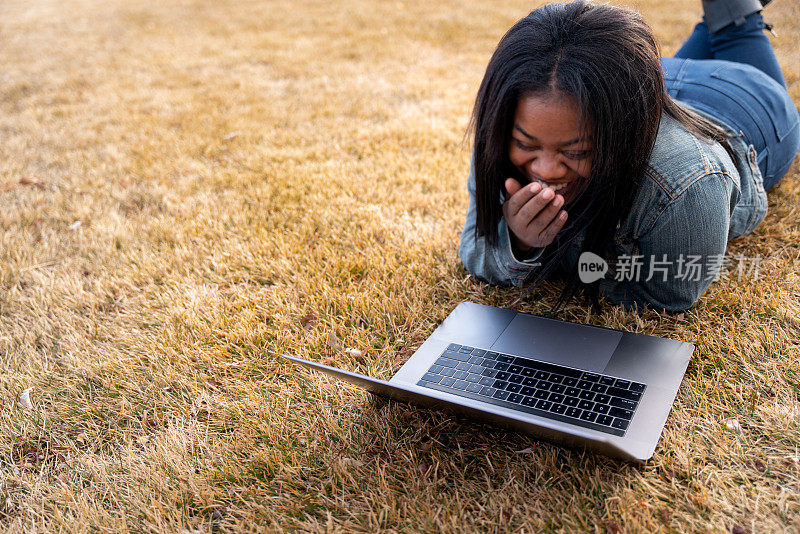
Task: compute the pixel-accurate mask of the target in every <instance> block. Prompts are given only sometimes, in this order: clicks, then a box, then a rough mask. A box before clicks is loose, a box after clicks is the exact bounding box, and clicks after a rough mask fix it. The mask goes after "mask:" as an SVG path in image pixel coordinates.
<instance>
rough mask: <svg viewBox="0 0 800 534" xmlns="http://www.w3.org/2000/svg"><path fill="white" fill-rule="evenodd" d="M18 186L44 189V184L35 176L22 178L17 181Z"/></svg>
mask: <svg viewBox="0 0 800 534" xmlns="http://www.w3.org/2000/svg"><path fill="white" fill-rule="evenodd" d="M19 183H20V185H29V186H31V187H35V188H36V189H44V184H43V183H42V181H41V180H40V179H38V178H36V177H35V176H23V177H22V178H20V179H19Z"/></svg>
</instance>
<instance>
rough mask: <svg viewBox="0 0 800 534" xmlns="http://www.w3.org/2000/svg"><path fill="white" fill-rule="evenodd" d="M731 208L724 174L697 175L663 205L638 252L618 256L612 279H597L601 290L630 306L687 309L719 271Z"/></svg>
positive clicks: (627, 306)
mask: <svg viewBox="0 0 800 534" xmlns="http://www.w3.org/2000/svg"><path fill="white" fill-rule="evenodd" d="M730 210H731V191H729V190H728V186H727V181H726V180H725V178H724V176H722V175H720V174H718V173H711V174H707V175H705V176H703V177H701V178H699V179H698V180H696V181H695V182H694V183H693V184H692V185H691V186H689V187H688V188H687V189H686V190H685V191H683V193H681V195H680V196H679V197H678V198H676V199H674V200H673V201H672V202H670V203H669V204H667V206H666V207H665V208H664V210H663V211H662V212H661V213H660V214H659V216H658V217H657V218H656V220H655V222H654V223H653V225H652V227H651V228H650V229H649V230H648V231H647V232H646V233H645V234H644V235H642V236H641V237H640V238H639V239H638V241H637V242H638V251H637V250H634V253H633V254H630V255H627V256H626V255H623V256H620V257H618V258H617V264H616V269H615V270H614V272H613V273H612V276H611V278H609V276H608V275H607V276H606V278H603V279H601V280H600V292H601V293H602V294H603V295H605V296H606V297H607V298H609V300H611V301H612V302H614V303H616V304H621V305H622V306H623V307H624V308H626V309H629V310H632V309H635V308H637V307H638V308H642V307H643V306H645V305H649V306H651V307H653V308H656V309H659V310H660V309H664V310H666V311H672V312H677V311H683V310H686V309H689V308H691V307H692V306H693V305H694V304H695V303H696V302H697V301H698V300H699V299H700V297H701V296H702V295H703V293H705V291H706V289H708V287H709V286H710V285H711V283H712V282H713V281H714V280H716V279H718V278H719V277H720V276H721V275H722V274H723V267H724V260H725V257H724V255H725V248H726V246H727V242H728V226H729V223H730ZM637 263H638V264H639V267H638V272H637V267H636V264H637Z"/></svg>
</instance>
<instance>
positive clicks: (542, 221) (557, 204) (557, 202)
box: [528, 192, 564, 233]
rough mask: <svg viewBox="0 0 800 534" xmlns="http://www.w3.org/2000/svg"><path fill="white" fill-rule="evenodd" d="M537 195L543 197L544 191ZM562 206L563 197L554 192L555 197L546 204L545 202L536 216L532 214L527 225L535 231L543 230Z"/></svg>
mask: <svg viewBox="0 0 800 534" xmlns="http://www.w3.org/2000/svg"><path fill="white" fill-rule="evenodd" d="M539 196H540V197H544V196H545V194H544V192H542V193H541V194H540V195H539ZM563 206H564V197H562V196H561V195H558V194H556V195H555V197H554V198H553V199H552V200H551V201H550V202H549V203H548V204H546V205H545V206H544V207H543V208H542V209H541V210H540V211H539V213H538V214H537V215H536V216H534V218H533V220H531V222H530V223H528V227H529V228H531V229H532V230H534V231H536V232H537V233H540V232H543V231H544V229H545V228H547V225H548V224H550V222H551V221H552V220H553V219H554V218H555V216H556V215H558V211H559V210H560V209H561V208H562V207H563Z"/></svg>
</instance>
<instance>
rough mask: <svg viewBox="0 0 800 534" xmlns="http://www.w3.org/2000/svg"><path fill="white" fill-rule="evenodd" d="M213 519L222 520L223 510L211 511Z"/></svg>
mask: <svg viewBox="0 0 800 534" xmlns="http://www.w3.org/2000/svg"><path fill="white" fill-rule="evenodd" d="M211 520H212V521H222V512H220V511H219V510H214V511H213V512H211Z"/></svg>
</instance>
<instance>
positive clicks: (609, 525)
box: [606, 521, 622, 534]
mask: <svg viewBox="0 0 800 534" xmlns="http://www.w3.org/2000/svg"><path fill="white" fill-rule="evenodd" d="M606 530H607V531H608V532H612V533H613V534H618V533H619V532H622V527H621V526H619V523H617V522H616V521H606Z"/></svg>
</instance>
